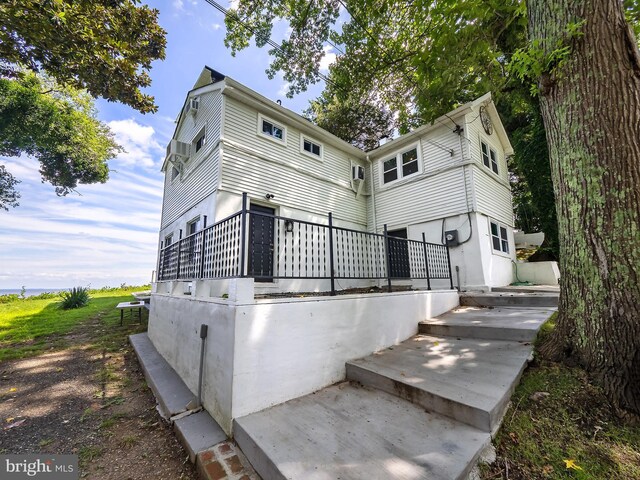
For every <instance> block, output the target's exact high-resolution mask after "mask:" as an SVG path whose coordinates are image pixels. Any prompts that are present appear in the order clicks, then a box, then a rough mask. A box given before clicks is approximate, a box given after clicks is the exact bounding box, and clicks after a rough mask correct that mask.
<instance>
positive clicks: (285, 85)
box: [278, 82, 291, 97]
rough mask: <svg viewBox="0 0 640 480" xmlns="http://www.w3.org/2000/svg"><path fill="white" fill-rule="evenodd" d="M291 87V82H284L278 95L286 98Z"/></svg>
mask: <svg viewBox="0 0 640 480" xmlns="http://www.w3.org/2000/svg"><path fill="white" fill-rule="evenodd" d="M289 85H291V84H290V83H289V82H284V83H283V84H282V85H280V90H278V95H280V96H281V97H284V96H286V95H287V92H288V91H289Z"/></svg>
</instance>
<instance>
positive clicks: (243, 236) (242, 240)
mask: <svg viewBox="0 0 640 480" xmlns="http://www.w3.org/2000/svg"><path fill="white" fill-rule="evenodd" d="M240 218H241V220H240V276H241V277H244V276H245V274H244V261H245V250H246V240H247V234H246V230H247V192H244V193H243V194H242V213H241V215H240Z"/></svg>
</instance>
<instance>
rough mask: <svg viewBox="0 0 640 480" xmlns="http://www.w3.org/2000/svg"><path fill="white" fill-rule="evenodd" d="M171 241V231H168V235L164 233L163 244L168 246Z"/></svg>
mask: <svg viewBox="0 0 640 480" xmlns="http://www.w3.org/2000/svg"><path fill="white" fill-rule="evenodd" d="M172 243H173V233H170V234H169V235H166V236H165V237H164V246H165V247H168V246H169V245H171V244H172Z"/></svg>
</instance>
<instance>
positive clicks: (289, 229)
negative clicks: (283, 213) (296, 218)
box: [284, 220, 293, 233]
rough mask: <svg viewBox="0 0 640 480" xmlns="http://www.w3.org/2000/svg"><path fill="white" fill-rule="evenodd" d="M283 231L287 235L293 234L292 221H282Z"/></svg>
mask: <svg viewBox="0 0 640 480" xmlns="http://www.w3.org/2000/svg"><path fill="white" fill-rule="evenodd" d="M284 231H285V232H287V233H293V221H292V220H285V221H284Z"/></svg>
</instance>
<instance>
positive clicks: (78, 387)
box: [0, 287, 196, 480]
mask: <svg viewBox="0 0 640 480" xmlns="http://www.w3.org/2000/svg"><path fill="white" fill-rule="evenodd" d="M135 290H140V287H137V288H130V289H124V290H123V289H113V290H110V291H101V292H93V293H92V300H91V301H90V303H89V305H88V306H87V307H84V308H81V309H77V310H68V311H63V310H60V309H59V308H58V306H57V303H58V301H59V298H49V299H36V300H30V299H25V300H17V301H13V302H10V303H5V304H0V359H2V360H1V362H0V421H1V423H2V429H1V430H0V451H2V452H3V453H28V452H50V453H75V454H78V455H79V457H80V466H81V476H82V478H96V479H98V478H99V479H114V480H115V479H118V480H120V479H128V478H131V479H147V478H148V479H181V478H184V479H192V478H196V474H195V471H194V469H193V467H192V465H191V464H190V463H189V461H188V459H187V455H186V453H185V452H184V450H183V449H182V447H181V446H180V445H179V443H178V442H177V440H176V439H175V437H174V435H173V433H172V432H171V430H170V428H169V427H168V426H166V425H165V424H164V423H163V422H162V420H161V418H160V416H159V415H158V413H157V412H156V410H155V400H154V398H153V395H152V394H151V392H150V390H149V388H148V387H147V385H146V383H145V381H144V377H143V375H142V373H141V372H140V370H139V367H138V363H137V360H136V358H135V355H134V354H133V352H132V350H131V347H130V345H129V344H128V340H127V338H128V335H129V334H131V333H137V332H140V331H143V330H145V329H146V325H144V324H143V325H140V324H138V320H137V318H134V319H133V321H134V322H135V323H131V322H132V319H130V318H129V315H128V314H127V315H125V325H124V326H123V327H120V314H119V312H118V311H116V310H115V306H116V305H117V304H118V303H119V302H123V301H129V300H131V299H132V297H131V295H130V293H131V292H132V291H135ZM144 319H145V317H144V316H143V320H144ZM143 323H144V322H143Z"/></svg>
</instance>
